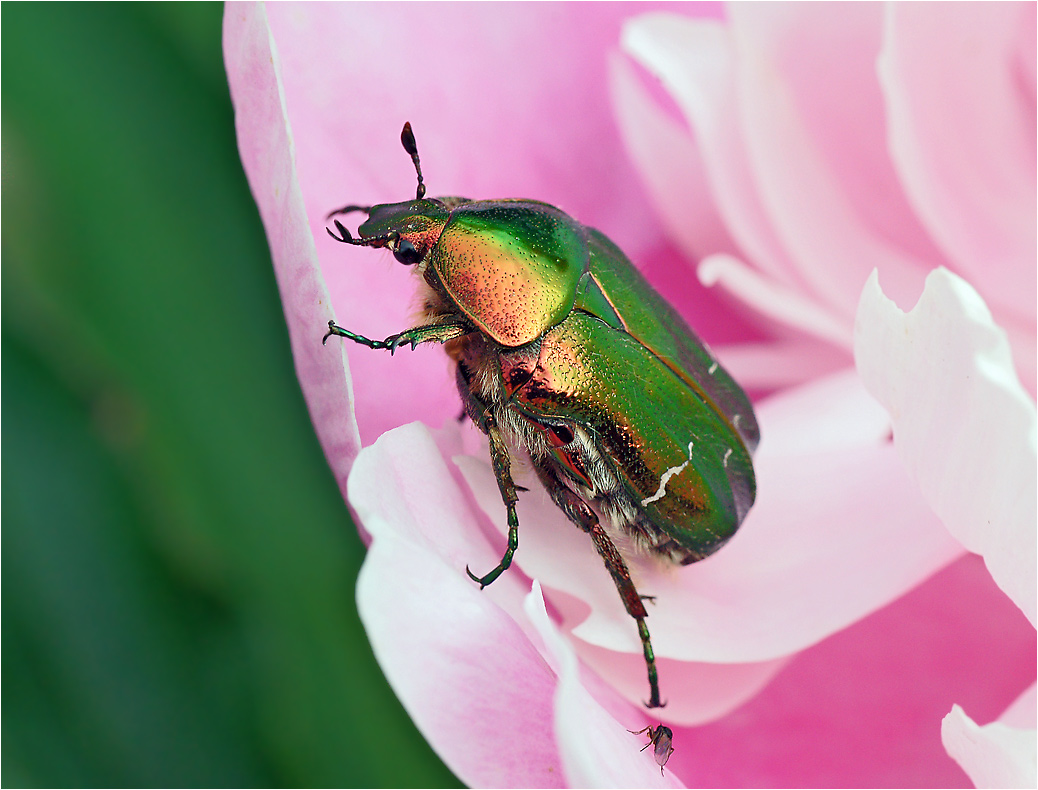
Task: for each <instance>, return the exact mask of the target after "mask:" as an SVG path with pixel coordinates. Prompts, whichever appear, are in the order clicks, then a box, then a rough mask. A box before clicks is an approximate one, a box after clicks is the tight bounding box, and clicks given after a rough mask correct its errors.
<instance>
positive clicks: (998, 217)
mask: <svg viewBox="0 0 1038 790" xmlns="http://www.w3.org/2000/svg"><path fill="white" fill-rule="evenodd" d="M1035 25H1036V21H1035V6H1034V4H1033V3H1020V4H1016V3H999V4H995V5H987V4H983V5H981V4H978V3H953V4H937V5H914V4H911V3H909V4H894V5H891V6H888V7H887V19H886V34H885V41H884V45H883V52H882V55H881V57H880V62H879V66H880V72H879V73H880V77H881V79H882V85H883V88H884V92H885V95H886V100H887V111H888V114H887V117H888V123H889V127H890V146H891V150H892V154H893V156H894V160H895V162H896V165H897V168H898V171H899V173H900V176H901V178H902V180H903V183H904V184H905V188H906V189H907V191H908V194H909V197H910V199H911V201H912V205H913V206H914V207H915V209H916V211H917V212H918V214H919V216H920V217H921V218H922V220H923V221H924V222H925V223H926V226H927V228H928V229H929V231H930V233H931V234H932V235H933V238H934V239H935V240H936V241H937V243H938V244H940V245H941V247H942V249H944V250H945V252H946V254H947V255H948V256H949V258H950V260H952V261H953V262H954V265H955V267H956V268H957V269H958V271H959V272H960V273H961V274H962V275H963V276H965V277H966V278H967V279H969V280H970V282H972V283H975V284H976V287H977V290H978V291H979V292H980V293H981V295H982V296H983V297H984V299H985V300H986V301H987V302H988V303H989V304H990V305H991V306H992V308H993V309H994V310H995V311H996V315H999V317H1000V318H1002V316H1001V313H1000V311H1001V309H1003V308H1004V309H1007V310H1008V311H1010V313H1012V314H1015V315H1016V316H1021V317H1029V318H1030V328H1031V332H1032V333H1033V330H1034V314H1035V299H1034V294H1035V288H1036V287H1038V275H1036V267H1035V245H1036V241H1038V231H1036V228H1038V221H1036V219H1035V217H1036V203H1035V146H1034V129H1035V92H1034V82H1033V73H1034V71H1033V70H1034V63H1035ZM1028 70H1030V74H1031V76H1030V78H1029V79H1028V77H1027V71H1028ZM884 274H885V273H884ZM885 279H886V278H885V277H884V280H885ZM1032 356H1033V349H1032Z"/></svg>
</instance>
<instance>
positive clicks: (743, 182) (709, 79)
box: [622, 14, 796, 285]
mask: <svg viewBox="0 0 1038 790" xmlns="http://www.w3.org/2000/svg"><path fill="white" fill-rule="evenodd" d="M622 46H623V48H624V50H625V51H626V52H627V53H628V54H630V55H631V57H633V58H634V59H635V60H637V61H638V62H639V63H641V65H642V66H644V67H645V68H646V69H648V70H649V71H650V72H652V73H653V74H655V75H656V76H657V77H659V78H660V79H661V80H662V81H663V83H664V85H665V86H666V87H667V89H668V90H669V91H670V92H671V94H672V95H673V96H674V98H675V100H676V101H677V103H678V105H679V106H680V107H681V109H682V111H683V112H684V113H685V115H686V117H687V118H688V121H689V124H690V125H691V127H692V130H693V132H694V133H695V145H696V147H697V149H698V151H699V153H700V156H701V158H702V163H703V167H704V169H705V171H706V175H707V177H708V179H709V184H710V189H711V191H712V193H713V196H714V201H715V202H716V205H717V209H718V211H719V212H720V215H721V217H723V218H724V221H725V223H726V225H727V227H728V229H729V231H730V232H731V234H732V238H733V239H734V240H735V242H736V243H737V244H738V245H739V247H740V249H741V250H742V251H743V253H744V254H746V255H747V256H748V257H749V258H750V259H751V260H753V261H754V263H755V264H756V265H757V266H759V267H760V269H761V270H762V271H763V272H765V274H766V275H767V276H768V277H769V278H771V279H774V280H775V281H776V282H777V283H779V284H786V285H788V284H790V283H792V282H796V273H795V269H794V268H793V266H792V264H791V263H790V261H789V260H788V257H787V256H786V254H785V251H784V250H783V247H782V244H781V242H780V241H779V239H778V238H777V237H776V235H775V233H774V230H773V228H772V226H771V222H770V220H769V219H768V217H767V215H766V212H765V210H764V207H763V206H762V204H761V202H760V198H759V196H758V194H757V187H756V184H755V182H754V175H753V173H752V170H751V167H750V162H749V159H748V157H747V153H746V150H745V146H744V142H743V137H742V131H741V129H740V128H739V120H738V114H737V107H736V105H735V103H734V101H733V91H734V89H735V75H734V63H733V60H734V55H733V53H732V45H731V39H730V35H729V33H728V30H727V28H726V27H725V26H723V25H720V24H718V23H716V22H701V21H697V20H692V19H689V18H687V17H681V16H677V15H674V14H646V15H644V16H640V17H638V18H637V19H633V20H630V21H628V22H627V24H626V25H625V26H624V31H623V40H622ZM625 123H626V124H627V126H628V128H629V127H630V125H631V124H632V123H633V122H632V121H631V120H627V121H626V122H625ZM635 128H637V127H635ZM628 145H629V146H631V147H632V148H636V149H640V148H641V146H640V145H639V144H638V140H637V139H634V138H632V137H630V136H629V137H628ZM657 157H658V154H657ZM668 166H673V163H672V162H667V161H657V163H656V165H655V167H656V168H662V167H668ZM676 175H680V176H683V177H685V178H692V177H694V175H695V171H691V172H688V173H685V172H682V171H677V173H676ZM672 178H673V176H672ZM658 186H662V185H661V184H659V183H658V182H656V181H655V180H650V187H658ZM655 194H656V202H657V203H662V202H664V201H669V200H671V199H672V198H673V197H674V195H673V194H671V193H669V192H665V191H656V192H655ZM679 197H680V195H679ZM693 209H694V204H687V205H686V204H682V203H678V204H677V205H673V204H672V206H671V208H670V209H669V210H668V214H669V215H671V216H677V215H678V212H680V211H682V210H684V211H686V212H688V211H691V210H693ZM678 238H682V237H680V236H679V237H678ZM705 241H706V239H702V240H700V241H699V242H692V243H693V244H694V245H695V246H703V243H704V242H705ZM704 251H706V252H722V251H723V250H709V249H707V250H704Z"/></svg>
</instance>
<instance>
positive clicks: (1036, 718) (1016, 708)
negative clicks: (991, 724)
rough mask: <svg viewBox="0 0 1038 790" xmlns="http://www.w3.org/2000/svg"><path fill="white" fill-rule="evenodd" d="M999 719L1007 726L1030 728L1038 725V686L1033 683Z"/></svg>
mask: <svg viewBox="0 0 1038 790" xmlns="http://www.w3.org/2000/svg"><path fill="white" fill-rule="evenodd" d="M998 720H999V721H1000V722H1002V723H1003V724H1005V725H1006V726H1007V727H1017V728H1019V729H1028V730H1033V729H1035V728H1036V727H1038V687H1036V685H1035V684H1034V683H1032V684H1031V685H1030V687H1028V688H1027V689H1026V690H1025V691H1024V692H1023V693H1022V694H1021V695H1020V696H1019V697H1017V698H1016V700H1015V701H1014V702H1013V704H1012V705H1010V706H1009V707H1008V708H1006V710H1005V712H1004V713H1003V714H1002V715H1001V716H999V719H998Z"/></svg>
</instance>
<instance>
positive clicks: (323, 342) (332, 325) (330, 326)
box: [321, 321, 338, 346]
mask: <svg viewBox="0 0 1038 790" xmlns="http://www.w3.org/2000/svg"><path fill="white" fill-rule="evenodd" d="M336 329H338V327H337V326H335V322H334V321H329V322H328V331H327V332H325V333H324V337H322V338H321V345H322V346H326V345H328V338H330V337H331V336H332V335H334V334H335V330H336Z"/></svg>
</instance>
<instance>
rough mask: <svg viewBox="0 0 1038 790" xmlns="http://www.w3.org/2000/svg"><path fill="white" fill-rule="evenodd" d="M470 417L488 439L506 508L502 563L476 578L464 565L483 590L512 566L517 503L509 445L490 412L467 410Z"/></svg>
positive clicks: (517, 524)
mask: <svg viewBox="0 0 1038 790" xmlns="http://www.w3.org/2000/svg"><path fill="white" fill-rule="evenodd" d="M469 416H470V417H472V418H473V422H475V423H476V425H477V427H478V428H480V429H481V430H482V431H483V432H484V433H485V434H486V435H487V437H488V438H489V439H490V461H491V463H492V464H493V467H494V476H495V477H496V478H497V487H498V489H500V491H501V499H503V500H504V503H505V508H506V509H507V510H508V548H506V549H505V553H504V556H503V557H501V562H499V563H498V565H497V567H496V568H494V569H493V570H492V571H490V573H488V574H487V575H486V576H476V574H474V573H473V572H472V571H470V570H469V568H468V566H467V565H466V566H465V573H467V574H468V575H469V578H470V579H472V581H474V582H477V583H478V584H479V589H481V590H482V589H483V588H484V587H486V586H487V585H488V584H490V583H491V582H493V581H494V580H495V579H496V578H497V577H498V576H500V575H501V574H502V573H504V572H505V571H506V570H508V568H509V566H511V564H512V556H513V555H514V554H515V552H516V549H518V548H519V516H518V515H516V512H515V503H516V502H517V501H519V495H518V494H516V491H515V489H516V486H515V482H514V481H513V480H512V462H511V460H510V459H509V456H508V445H507V444H506V443H505V439H504V437H503V436H502V435H501V431H500V429H499V428H498V427H497V423H496V422H495V420H494V417H493V415H492V414H490V412H489V411H485V412H483V413H482V414H475V415H473V414H472V412H471V410H470V412H469Z"/></svg>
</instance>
